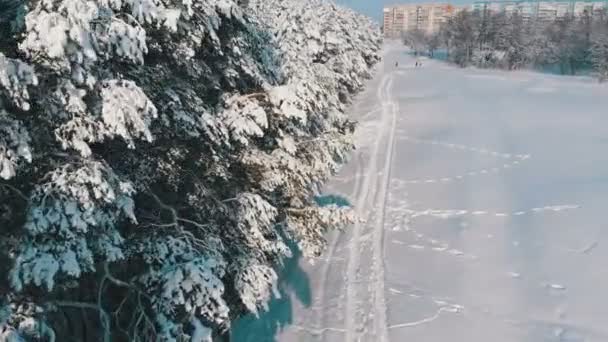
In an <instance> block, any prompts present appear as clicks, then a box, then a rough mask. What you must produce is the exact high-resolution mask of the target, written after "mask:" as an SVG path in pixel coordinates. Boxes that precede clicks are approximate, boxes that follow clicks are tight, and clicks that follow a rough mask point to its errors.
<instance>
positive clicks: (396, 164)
mask: <svg viewBox="0 0 608 342" xmlns="http://www.w3.org/2000/svg"><path fill="white" fill-rule="evenodd" d="M396 61H399V65H400V66H399V68H398V69H397V68H395V65H394V64H395V62H396ZM423 62H424V63H423V67H422V68H414V60H413V59H412V58H411V57H409V56H407V55H406V54H405V52H404V51H403V50H400V49H399V48H397V47H392V48H391V47H387V49H386V52H385V64H384V65H381V66H380V69H379V71H378V74H377V77H376V78H375V79H374V80H373V81H371V82H370V84H369V86H368V90H367V91H366V92H365V93H364V94H363V95H362V96H361V97H360V99H359V102H358V103H356V104H355V105H354V106H353V112H354V115H356V116H357V117H359V118H360V126H359V130H358V137H357V139H358V146H359V149H358V150H357V151H356V152H355V153H354V154H353V158H352V160H351V162H350V163H349V164H348V165H346V166H345V167H344V169H343V171H342V172H341V173H340V174H339V175H338V176H337V177H336V178H335V179H334V180H333V181H332V182H331V184H330V185H329V187H328V192H330V193H340V194H343V195H345V196H347V197H348V198H349V199H350V200H351V202H352V204H353V205H354V206H355V208H356V210H357V212H358V213H359V214H360V216H361V217H363V218H364V219H365V222H364V223H361V224H357V225H355V226H353V227H351V228H350V229H349V230H348V231H345V232H343V233H339V234H333V235H331V236H330V247H329V250H328V251H327V252H326V254H325V255H324V256H323V257H322V258H320V259H319V260H315V263H314V265H311V264H309V263H308V262H306V261H304V260H301V261H300V263H299V265H291V266H290V267H289V271H288V274H287V275H286V278H285V280H284V282H283V284H282V285H281V286H282V288H283V290H284V291H285V292H286V293H288V296H286V297H284V298H282V299H278V300H275V301H274V302H273V305H272V306H271V308H270V311H269V312H268V313H267V314H264V315H262V316H261V317H260V319H259V320H257V321H253V320H243V321H242V322H241V324H239V325H237V327H236V328H235V330H234V338H235V340H236V341H239V342H240V341H256V342H258V341H273V340H277V341H344V342H352V341H378V342H387V341H398V342H400V341H420V342H447V341H463V342H464V341H466V342H487V341H492V342H502V341H504V342H520V341H521V342H528V341H529V342H544V341H569V342H574V341H608V326H607V325H606V322H608V295H606V289H608V271H607V268H606V266H605V263H606V260H608V235H607V234H606V233H605V231H606V217H607V216H606V207H607V205H608V116H607V115H606V114H607V113H608V87H606V86H603V85H599V84H597V83H595V82H594V81H592V80H590V79H584V78H570V77H559V76H550V75H543V74H538V73H529V72H515V73H506V72H501V71H489V70H475V69H466V70H462V69H457V68H453V67H451V66H448V65H446V64H442V63H440V62H435V61H428V60H425V61H423ZM277 325H279V327H277Z"/></svg>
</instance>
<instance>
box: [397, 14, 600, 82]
mask: <svg viewBox="0 0 608 342" xmlns="http://www.w3.org/2000/svg"><path fill="white" fill-rule="evenodd" d="M403 38H404V41H405V43H406V44H408V45H410V46H411V47H412V48H413V49H414V50H415V51H416V52H419V53H422V52H425V53H428V54H429V55H430V56H433V54H435V52H436V51H437V50H438V49H441V50H443V51H445V52H446V53H447V59H448V60H449V61H451V62H453V63H456V64H458V65H460V66H462V67H465V66H468V65H474V66H478V67H494V68H502V69H507V70H514V69H521V68H530V67H532V68H543V67H558V68H559V70H560V72H561V73H562V74H575V73H577V71H581V70H590V69H592V70H593V71H594V72H595V74H596V75H597V77H598V78H599V79H600V80H601V81H603V80H606V79H608V15H607V14H606V12H595V13H589V12H584V13H583V14H582V15H580V16H578V17H573V16H567V17H564V18H562V19H559V20H554V21H538V20H525V19H524V18H523V17H522V16H521V15H519V14H517V13H514V14H512V15H507V14H505V13H504V12H498V13H490V12H485V13H484V12H482V11H462V12H459V13H458V14H456V15H455V16H454V17H452V18H450V19H449V20H448V21H447V22H446V23H445V24H444V25H442V27H441V29H440V30H439V31H438V32H437V33H435V34H431V35H427V34H425V33H423V32H421V31H411V32H408V33H406V34H405V35H404V37H403Z"/></svg>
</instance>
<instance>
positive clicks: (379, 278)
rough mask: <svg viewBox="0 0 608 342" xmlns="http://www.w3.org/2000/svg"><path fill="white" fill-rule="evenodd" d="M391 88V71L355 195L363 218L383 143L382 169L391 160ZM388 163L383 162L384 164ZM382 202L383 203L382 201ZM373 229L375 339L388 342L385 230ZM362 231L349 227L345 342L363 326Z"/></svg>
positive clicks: (358, 224) (383, 87)
mask: <svg viewBox="0 0 608 342" xmlns="http://www.w3.org/2000/svg"><path fill="white" fill-rule="evenodd" d="M391 88H392V76H391V75H390V74H385V75H384V76H383V79H382V81H381V83H380V87H378V92H377V98H378V100H379V102H380V103H381V105H382V111H381V113H382V118H381V122H382V125H381V132H382V134H377V135H376V137H377V138H376V140H375V142H374V148H373V152H372V153H371V154H369V157H370V160H369V163H368V165H369V167H368V168H367V170H366V171H365V173H364V176H363V177H362V178H363V179H362V180H361V181H362V187H361V191H360V193H359V194H358V197H357V199H356V202H355V208H356V210H357V214H358V215H359V216H360V217H366V215H365V211H364V210H365V208H367V206H366V204H368V203H367V202H368V199H370V198H371V197H372V192H373V190H374V189H373V188H374V185H378V184H377V177H378V171H379V170H378V165H377V157H378V155H380V154H381V153H380V152H381V149H382V147H383V146H387V147H388V151H387V152H388V153H387V157H386V160H385V165H384V167H385V169H386V168H390V162H391V159H392V146H393V141H392V140H391V139H393V138H394V123H395V116H396V113H395V110H396V108H395V105H394V104H393V103H392V101H391V100H390V90H391ZM384 133H388V136H389V142H388V144H384V145H383V144H382V139H383V137H385V136H387V135H386V134H384ZM387 163H388V164H389V165H386V164H387ZM388 177H389V176H388V173H387V174H386V175H384V177H383V179H384V180H383V183H384V184H379V185H380V189H381V191H382V192H386V187H387V186H388ZM380 199H381V201H383V202H384V201H386V195H381V196H380ZM382 204H384V203H382ZM373 228H374V232H373V235H374V241H373V243H372V248H373V257H374V259H375V260H372V263H373V265H372V267H373V273H374V274H373V275H372V276H373V277H374V278H375V279H374V280H375V286H374V288H375V289H374V293H373V298H374V315H373V319H374V328H375V330H376V331H375V333H376V337H377V339H378V341H380V342H387V341H388V330H387V325H386V302H385V298H384V286H383V281H384V279H383V278H384V270H383V267H384V265H383V260H381V259H382V258H381V253H382V249H383V247H382V243H383V242H382V239H383V238H384V235H383V234H384V229H383V227H382V224H381V221H380V223H378V222H376V225H375V226H374V227H373ZM361 231H362V223H361V222H356V223H355V224H354V225H353V228H352V241H351V243H350V244H349V258H348V263H347V270H346V279H345V280H346V298H345V302H346V303H345V307H344V315H345V335H344V338H345V341H346V342H351V341H357V340H358V338H359V337H358V336H356V335H358V332H359V331H362V330H363V328H364V327H361V325H362V324H361V323H358V322H357V315H358V314H359V312H360V310H359V308H357V286H355V285H356V283H355V282H354V281H357V280H358V279H357V275H358V274H359V270H360V268H361V261H360V254H361V245H360V238H361Z"/></svg>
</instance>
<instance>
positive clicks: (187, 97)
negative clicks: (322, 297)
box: [0, 0, 381, 341]
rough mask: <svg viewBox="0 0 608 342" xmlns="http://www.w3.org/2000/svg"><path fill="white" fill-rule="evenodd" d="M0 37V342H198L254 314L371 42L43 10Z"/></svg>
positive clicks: (360, 21)
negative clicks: (28, 341) (22, 341)
mask: <svg viewBox="0 0 608 342" xmlns="http://www.w3.org/2000/svg"><path fill="white" fill-rule="evenodd" d="M22 4H23V5H25V6H20V5H19V4H17V5H15V6H11V7H10V11H9V12H10V13H8V14H7V13H2V18H9V19H10V20H11V21H12V22H11V23H10V25H5V24H4V23H5V22H0V34H3V33H4V32H10V36H9V35H4V36H3V37H0V43H1V44H0V234H2V239H0V275H2V278H0V341H13V340H15V341H16V340H20V339H21V338H29V339H34V340H36V339H39V340H65V339H66V337H67V336H68V335H69V336H71V337H72V338H74V339H77V340H104V341H109V340H111V339H116V340H129V341H152V340H167V341H183V340H195V341H210V340H211V338H212V336H213V335H214V334H217V333H219V332H221V331H223V330H225V329H227V328H229V326H230V322H231V320H232V319H234V318H235V317H237V316H239V315H241V314H242V313H244V312H252V313H257V312H259V311H260V310H264V309H265V308H266V306H267V303H268V301H269V300H270V299H271V297H272V296H273V294H274V293H276V286H277V279H278V270H279V269H280V267H281V265H282V262H283V260H284V259H285V258H288V257H290V256H291V255H292V251H291V250H290V249H289V247H288V243H287V242H288V241H286V240H294V241H295V242H296V245H297V246H299V248H300V249H301V250H302V253H303V254H304V255H306V256H313V255H318V254H319V253H321V252H322V249H323V247H324V245H325V240H324V233H325V232H326V231H327V230H330V229H335V228H338V227H341V226H343V225H345V224H347V223H348V222H351V221H352V219H353V218H352V213H350V212H349V211H348V209H343V208H334V207H319V206H317V205H316V204H315V202H314V195H315V194H317V192H318V189H319V187H320V185H321V184H322V183H323V182H324V181H325V180H326V179H327V178H328V177H329V176H330V175H331V174H332V173H333V172H335V171H336V170H337V169H338V167H339V166H340V165H341V164H342V163H343V162H344V161H345V160H346V159H347V157H348V154H349V152H350V151H351V149H352V148H353V141H352V132H353V130H354V127H355V124H354V122H352V121H351V120H350V119H349V117H348V115H347V113H344V110H345V108H346V106H347V104H348V103H349V100H350V98H351V97H352V96H353V95H354V94H355V93H357V92H358V91H359V90H360V89H361V88H362V86H363V84H364V82H365V80H366V79H367V78H369V77H370V76H371V72H372V68H373V66H374V64H376V63H377V62H378V61H379V59H380V57H379V49H380V44H381V38H380V37H381V36H380V33H379V30H378V28H377V27H375V26H374V25H373V24H372V23H371V22H370V21H369V20H368V19H366V18H364V17H361V16H359V15H356V14H354V13H353V12H351V11H349V10H346V9H343V8H340V7H337V6H335V5H333V4H331V3H327V2H324V1H314V2H303V1H296V0H286V1H281V0H269V1H261V0H252V1H249V2H248V3H247V2H242V1H236V0H189V1H174V0H145V1H143V0H142V1H139V0H137V1H136V0H111V1H107V0H93V1H91V0H48V1H47V0H45V1H24V2H23V3H22Z"/></svg>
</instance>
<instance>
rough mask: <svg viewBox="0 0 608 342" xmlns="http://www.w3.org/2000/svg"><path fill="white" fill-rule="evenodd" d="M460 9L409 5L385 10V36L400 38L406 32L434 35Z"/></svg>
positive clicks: (442, 6)
mask: <svg viewBox="0 0 608 342" xmlns="http://www.w3.org/2000/svg"><path fill="white" fill-rule="evenodd" d="M458 10H459V8H457V7H455V6H453V5H450V4H408V5H397V6H392V7H385V8H384V21H383V27H384V36H385V37H387V38H398V37H400V36H401V35H402V34H403V33H404V32H407V31H411V30H421V31H424V32H426V33H433V32H437V30H439V27H440V26H441V24H442V23H444V22H445V21H446V20H447V19H448V18H449V17H450V16H452V15H454V13H456V12H457V11H458Z"/></svg>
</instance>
